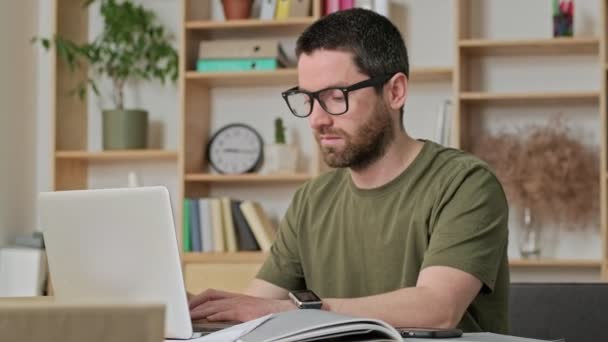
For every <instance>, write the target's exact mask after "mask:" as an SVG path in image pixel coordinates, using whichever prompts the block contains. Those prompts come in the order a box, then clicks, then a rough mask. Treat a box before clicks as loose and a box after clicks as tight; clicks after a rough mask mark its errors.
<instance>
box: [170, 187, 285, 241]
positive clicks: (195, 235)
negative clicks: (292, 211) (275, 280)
mask: <svg viewBox="0 0 608 342" xmlns="http://www.w3.org/2000/svg"><path fill="white" fill-rule="evenodd" d="M183 213H184V219H183V239H182V242H183V251H184V252H236V251H260V250H261V251H268V250H269V249H270V245H271V244H272V242H273V240H274V237H275V232H276V229H275V227H274V226H273V225H272V223H271V222H270V220H269V218H268V216H267V215H266V212H265V211H264V209H263V208H262V207H261V205H260V204H259V203H257V202H255V201H240V200H235V199H231V198H228V197H223V198H187V199H185V200H184V211H183Z"/></svg>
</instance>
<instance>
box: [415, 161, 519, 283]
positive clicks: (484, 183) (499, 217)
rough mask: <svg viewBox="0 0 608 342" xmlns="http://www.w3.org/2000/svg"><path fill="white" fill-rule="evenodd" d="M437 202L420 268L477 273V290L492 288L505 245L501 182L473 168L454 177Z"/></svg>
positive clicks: (506, 234) (505, 218) (504, 205)
mask: <svg viewBox="0 0 608 342" xmlns="http://www.w3.org/2000/svg"><path fill="white" fill-rule="evenodd" d="M439 202H440V203H439V205H438V208H437V212H436V214H435V215H433V216H434V217H432V222H431V230H432V231H431V235H430V241H429V246H428V248H427V251H426V253H425V255H424V260H423V263H422V268H426V267H429V266H449V267H453V268H456V269H460V270H462V271H464V272H467V273H469V274H472V275H474V276H475V277H477V278H478V279H479V280H480V281H481V282H482V284H483V285H484V286H483V287H482V290H484V291H493V290H494V284H495V283H496V278H497V276H498V272H499V270H500V268H501V264H502V263H503V262H506V260H505V258H506V249H507V243H508V225H507V222H508V205H507V200H506V198H505V194H504V191H503V189H502V186H501V185H500V183H499V182H498V180H497V179H496V177H495V176H494V174H492V172H490V171H489V170H487V169H486V168H484V167H481V166H479V167H475V168H473V169H471V170H467V171H463V172H462V173H461V174H460V175H459V176H457V177H455V179H453V180H452V181H451V182H450V184H449V185H448V186H447V190H446V191H445V192H444V193H443V196H442V198H441V200H440V201H439ZM433 221H434V222H433Z"/></svg>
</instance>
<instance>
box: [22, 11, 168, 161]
mask: <svg viewBox="0 0 608 342" xmlns="http://www.w3.org/2000/svg"><path fill="white" fill-rule="evenodd" d="M100 1H101V4H100V12H101V16H102V18H103V22H104V27H103V31H102V32H101V34H100V35H99V36H98V37H96V38H95V39H94V40H93V41H92V42H88V43H84V44H78V43H75V42H72V41H70V40H66V39H63V38H62V37H59V36H56V37H54V38H52V39H49V38H42V39H36V38H35V39H34V41H38V40H39V41H40V42H41V44H42V45H43V46H44V47H45V48H46V49H47V50H48V49H49V48H50V47H51V45H54V46H55V48H56V50H57V56H58V58H59V59H61V60H62V61H63V62H65V63H66V64H67V65H68V67H69V68H70V70H72V71H74V70H76V69H79V68H82V67H86V66H87V65H88V71H89V72H88V75H87V79H84V80H82V81H81V82H80V83H79V85H78V87H77V88H76V89H75V90H74V91H75V92H77V93H78V95H79V96H80V97H81V98H83V97H84V96H85V95H86V90H87V86H91V88H92V90H93V92H94V93H95V94H96V95H97V96H100V92H99V87H98V86H97V82H98V81H99V80H100V79H101V77H104V76H105V77H107V78H109V79H110V80H111V83H112V94H111V98H112V100H113V103H114V108H113V109H107V110H103V148H104V149H139V148H146V147H147V135H148V132H147V131H148V113H147V111H145V110H138V109H125V104H124V91H125V85H126V84H127V82H129V81H138V80H146V81H148V80H158V81H161V82H162V83H164V82H165V81H167V80H169V79H170V80H172V81H175V80H176V79H177V73H178V56H177V52H176V50H175V49H174V48H173V47H172V46H171V40H172V37H171V36H170V35H168V34H167V33H166V31H165V29H164V28H163V26H162V25H160V24H159V23H158V22H157V17H156V15H155V13H154V12H153V11H150V10H147V9H145V8H144V7H143V6H141V5H137V4H134V3H133V2H132V1H130V0H125V1H121V2H118V1H116V0H100ZM93 2H95V0H89V1H86V2H85V5H86V6H88V5H90V4H91V3H93Z"/></svg>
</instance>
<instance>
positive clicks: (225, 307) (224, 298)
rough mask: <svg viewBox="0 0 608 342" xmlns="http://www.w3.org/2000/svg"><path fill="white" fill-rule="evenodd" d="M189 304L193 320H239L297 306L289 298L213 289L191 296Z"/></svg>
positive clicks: (242, 320) (246, 319)
mask: <svg viewBox="0 0 608 342" xmlns="http://www.w3.org/2000/svg"><path fill="white" fill-rule="evenodd" d="M189 306H190V316H191V318H192V319H193V320H198V319H203V318H205V319H207V320H209V321H238V322H246V321H249V320H252V319H255V318H258V317H262V316H265V315H268V314H270V313H275V312H281V311H288V310H292V309H295V308H296V306H295V305H294V304H293V303H292V302H291V301H290V300H288V299H266V298H258V297H252V296H246V295H242V294H238V293H231V292H224V291H219V290H213V289H209V290H206V291H204V292H202V293H200V294H199V295H197V296H194V297H192V298H190V300H189Z"/></svg>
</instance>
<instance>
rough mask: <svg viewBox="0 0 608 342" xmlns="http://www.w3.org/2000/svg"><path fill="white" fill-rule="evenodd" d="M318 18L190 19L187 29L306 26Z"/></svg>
mask: <svg viewBox="0 0 608 342" xmlns="http://www.w3.org/2000/svg"><path fill="white" fill-rule="evenodd" d="M315 20H316V18H314V17H303V18H289V19H285V20H257V19H243V20H227V21H209V20H200V21H188V22H186V29H188V30H211V31H213V30H217V31H223V30H231V29H232V30H234V29H285V28H286V27H301V28H304V27H306V26H308V25H310V24H312V23H313V22H314V21H315Z"/></svg>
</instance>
